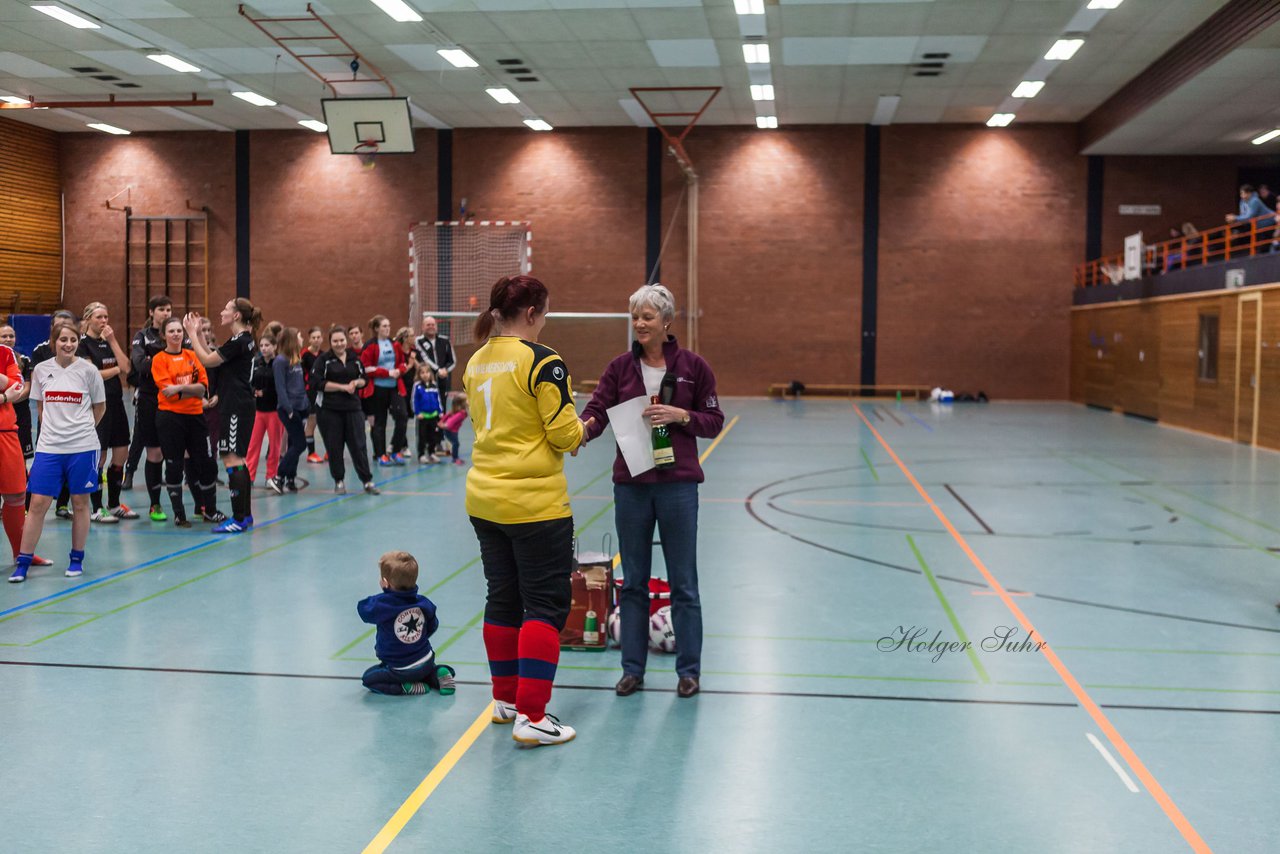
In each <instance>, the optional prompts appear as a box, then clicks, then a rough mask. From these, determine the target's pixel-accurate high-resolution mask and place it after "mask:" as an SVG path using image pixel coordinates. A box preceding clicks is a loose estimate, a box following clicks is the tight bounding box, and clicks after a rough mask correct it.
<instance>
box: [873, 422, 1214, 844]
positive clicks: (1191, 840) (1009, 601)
mask: <svg viewBox="0 0 1280 854" xmlns="http://www.w3.org/2000/svg"><path fill="white" fill-rule="evenodd" d="M853 411H854V412H856V413H857V414H858V417H859V418H860V419H862V423H863V424H865V425H866V427H867V429H868V430H870V431H871V435H873V436H875V437H876V441H878V442H879V443H880V446H881V447H882V448H884V449H885V451H886V452H887V453H888V454H889V457H890V459H892V460H893V461H894V463H895V464H896V465H897V466H898V468H899V469H901V470H902V473H903V475H905V476H906V478H907V480H908V481H909V482H910V483H911V485H912V486H914V487H915V489H916V492H918V493H920V497H921V498H923V499H924V500H925V503H926V504H928V505H929V506H930V507H931V508H932V509H933V512H934V515H935V516H937V517H938V520H939V521H940V522H942V526H943V527H944V528H946V529H947V531H948V533H950V534H951V537H952V539H954V540H955V541H956V543H958V544H959V546H960V549H961V550H962V551H963V552H964V553H965V555H966V556H967V557H968V558H969V560H970V561H971V562H972V563H973V565H974V566H975V567H977V569H978V572H980V573H982V577H983V578H985V579H986V581H987V585H988V586H990V587H991V589H992V590H993V591H995V594H996V595H997V596H999V597H1000V601H1002V602H1004V604H1005V607H1006V608H1008V609H1009V611H1010V612H1011V613H1012V614H1013V616H1014V618H1015V619H1017V621H1018V622H1019V623H1020V624H1021V625H1022V628H1023V629H1025V630H1026V632H1027V636H1028V638H1030V637H1033V636H1035V637H1038V638H1039V640H1040V641H1043V642H1044V644H1043V646H1041V647H1040V652H1041V654H1043V655H1044V657H1045V659H1046V660H1047V661H1048V662H1049V664H1050V665H1051V666H1052V667H1053V669H1054V671H1056V672H1057V674H1058V678H1059V679H1061V680H1062V683H1063V684H1064V685H1066V686H1067V689H1068V690H1070V691H1071V693H1072V695H1074V696H1075V698H1076V700H1077V701H1078V702H1079V703H1080V705H1081V707H1082V708H1084V710H1085V711H1086V712H1088V714H1089V717H1091V718H1093V721H1094V723H1096V724H1097V725H1098V727H1099V729H1101V730H1102V732H1103V734H1104V735H1106V737H1107V740H1108V741H1110V742H1111V745H1112V746H1113V747H1114V748H1115V749H1116V752H1117V753H1119V754H1120V755H1121V756H1122V757H1124V761H1125V762H1127V763H1128V764H1129V767H1130V768H1131V769H1133V772H1134V773H1135V774H1136V775H1137V776H1138V779H1140V780H1141V781H1142V783H1143V785H1144V786H1146V787H1147V791H1148V792H1150V793H1151V797H1153V798H1154V799H1155V801H1156V803H1157V804H1158V805H1159V806H1160V809H1162V810H1164V814H1165V815H1167V816H1168V817H1169V820H1170V821H1172V822H1173V824H1174V826H1175V827H1177V828H1178V831H1179V832H1180V833H1181V834H1182V836H1183V838H1184V839H1186V840H1187V842H1188V844H1190V845H1191V848H1192V850H1193V851H1196V852H1199V854H1212V849H1211V848H1210V847H1209V845H1208V843H1206V842H1205V841H1204V839H1202V838H1201V837H1200V834H1199V833H1198V832H1197V831H1196V829H1195V828H1194V827H1193V826H1192V825H1191V822H1190V821H1189V820H1188V819H1187V817H1186V816H1185V815H1183V814H1182V810H1180V809H1178V806H1177V804H1175V803H1174V802H1173V799H1172V798H1171V797H1169V794H1168V793H1167V792H1166V791H1165V790H1164V787H1163V786H1161V785H1160V783H1159V782H1157V781H1156V778H1155V777H1154V776H1153V775H1152V774H1151V772H1150V771H1148V770H1147V766H1146V765H1144V764H1143V762H1142V760H1141V759H1139V758H1138V754H1136V753H1134V752H1133V748H1131V747H1130V746H1129V744H1128V742H1126V741H1125V740H1124V738H1123V737H1122V736H1121V735H1120V733H1119V731H1118V730H1116V728H1115V727H1114V726H1113V725H1112V724H1111V721H1110V720H1108V719H1107V716H1106V715H1105V714H1103V712H1102V709H1101V708H1099V707H1098V704H1097V703H1095V702H1094V701H1093V698H1092V697H1090V696H1089V693H1088V692H1087V691H1085V689H1084V686H1082V685H1081V684H1080V683H1079V682H1078V681H1077V680H1076V678H1075V676H1073V675H1071V671H1070V670H1068V669H1067V666H1066V665H1065V664H1063V663H1062V659H1060V658H1058V655H1057V653H1055V652H1054V651H1053V648H1052V647H1051V646H1050V645H1049V643H1048V641H1047V639H1046V638H1045V637H1044V635H1042V634H1040V632H1038V631H1036V627H1035V626H1034V625H1033V624H1032V622H1031V620H1030V619H1028V617H1027V615H1026V614H1024V613H1022V609H1021V608H1019V607H1018V605H1017V603H1016V602H1014V601H1013V597H1012V596H1010V595H1009V592H1008V591H1007V590H1005V589H1004V586H1003V585H1001V584H1000V582H999V581H997V580H996V577H995V576H994V575H992V574H991V570H989V569H987V567H986V564H984V563H983V562H982V559H981V558H979V557H978V555H977V554H976V553H975V552H974V551H973V549H972V548H971V547H970V546H969V543H968V542H967V541H966V540H965V538H964V537H963V536H962V535H961V534H960V532H959V531H958V530H957V529H956V527H955V525H952V524H951V520H950V519H948V518H947V515H946V514H945V513H943V512H942V508H941V507H939V506H938V505H937V504H936V503H935V502H934V500H933V498H932V497H931V496H930V495H929V493H928V492H927V491H926V490H925V488H924V487H923V486H921V485H920V481H918V480H916V477H915V475H913V474H912V473H911V470H910V469H908V468H907V466H906V464H905V463H904V462H902V460H901V459H899V457H898V455H897V454H896V453H895V452H894V450H893V448H891V447H889V443H888V442H886V441H885V439H884V437H883V436H881V435H880V431H879V430H877V429H876V428H875V425H873V424H872V423H871V422H870V421H869V420H868V419H867V416H866V415H864V414H863V413H862V409H861V408H860V407H859V406H857V405H856V404H855V405H854V407H853Z"/></svg>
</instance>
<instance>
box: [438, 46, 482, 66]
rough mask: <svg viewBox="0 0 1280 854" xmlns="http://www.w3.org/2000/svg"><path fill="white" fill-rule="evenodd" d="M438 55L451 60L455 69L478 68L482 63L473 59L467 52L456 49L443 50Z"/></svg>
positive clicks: (450, 62)
mask: <svg viewBox="0 0 1280 854" xmlns="http://www.w3.org/2000/svg"><path fill="white" fill-rule="evenodd" d="M436 53H438V54H440V55H441V56H443V57H444V58H445V59H447V60H449V64H450V65H452V66H453V67H454V68H477V67H479V65H480V63H478V62H476V61H475V60H474V59H472V58H471V56H470V54H468V53H467V52H466V51H465V50H462V49H460V48H456V47H447V48H441V49H440V50H438V51H436Z"/></svg>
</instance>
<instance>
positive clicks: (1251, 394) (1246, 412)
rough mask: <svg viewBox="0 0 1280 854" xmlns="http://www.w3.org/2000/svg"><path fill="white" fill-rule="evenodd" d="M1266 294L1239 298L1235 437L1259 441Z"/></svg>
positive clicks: (1235, 378)
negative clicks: (1259, 372) (1260, 370)
mask: <svg viewBox="0 0 1280 854" xmlns="http://www.w3.org/2000/svg"><path fill="white" fill-rule="evenodd" d="M1261 309H1262V295H1261V294H1258V293H1252V294H1242V295H1241V296H1240V297H1239V298H1238V299H1237V300H1236V365H1235V372H1234V373H1233V375H1232V376H1233V378H1234V383H1235V390H1234V391H1235V402H1234V410H1235V417H1234V419H1233V424H1232V427H1233V433H1232V438H1234V439H1235V440H1236V441H1237V442H1243V443H1245V444H1248V445H1253V444H1256V443H1257V435H1258V434H1257V421H1256V415H1257V411H1258V392H1259V391H1260V387H1259V381H1260V379H1261V377H1259V376H1258V370H1259V368H1260V367H1261V348H1260V346H1259V345H1260V338H1261V333H1262V329H1261V326H1262V315H1261Z"/></svg>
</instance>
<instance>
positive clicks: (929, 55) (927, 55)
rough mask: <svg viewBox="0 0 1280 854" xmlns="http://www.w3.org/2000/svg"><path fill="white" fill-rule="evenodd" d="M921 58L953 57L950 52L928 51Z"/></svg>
mask: <svg viewBox="0 0 1280 854" xmlns="http://www.w3.org/2000/svg"><path fill="white" fill-rule="evenodd" d="M920 58H921V59H950V58H951V54H949V53H926V54H922V55H921V57H920Z"/></svg>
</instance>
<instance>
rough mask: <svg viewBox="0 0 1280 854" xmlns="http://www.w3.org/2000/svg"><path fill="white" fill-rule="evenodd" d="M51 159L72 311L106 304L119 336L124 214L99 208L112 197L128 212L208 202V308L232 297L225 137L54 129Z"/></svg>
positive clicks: (231, 191) (180, 210) (172, 212)
mask: <svg viewBox="0 0 1280 854" xmlns="http://www.w3.org/2000/svg"><path fill="white" fill-rule="evenodd" d="M59 158H60V162H61V168H62V187H63V193H64V194H65V205H66V214H65V217H66V223H65V224H66V233H67V241H66V294H65V296H64V298H63V305H65V306H66V307H68V308H70V309H71V310H73V311H75V312H76V313H77V314H78V313H79V311H80V309H81V308H82V307H83V306H84V305H85V304H87V303H89V302H92V301H94V300H98V301H101V302H104V303H106V304H107V307H108V309H109V310H110V311H111V316H112V319H113V321H114V325H115V328H116V331H117V333H118V334H121V337H124V336H123V328H124V327H125V326H126V325H127V324H126V323H125V322H124V306H125V303H124V296H125V295H124V282H125V278H124V276H125V273H124V257H125V252H124V240H125V215H124V214H123V213H121V212H119V211H114V210H108V209H107V207H106V201H107V199H108V198H110V197H112V196H116V199H115V202H114V203H113V204H114V205H116V206H117V207H123V206H124V205H125V204H130V205H131V206H132V208H133V212H134V214H135V215H136V216H188V215H191V214H192V213H194V212H193V211H190V210H188V208H187V202H188V201H189V202H190V203H191V205H192V206H194V207H197V208H199V207H201V206H208V208H209V211H210V215H209V303H210V306H220V305H222V304H223V303H225V302H226V300H227V299H229V298H230V297H232V296H234V295H235V289H236V284H235V137H234V136H233V135H231V134H228V133H204V132H193V133H155V134H133V135H132V136H128V137H113V136H107V135H105V134H100V133H92V134H89V133H68V134H60V136H59ZM126 189H128V192H124V193H122V192H121V191H122V190H126ZM117 194H118V195H117ZM129 331H130V332H133V331H134V330H129Z"/></svg>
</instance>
